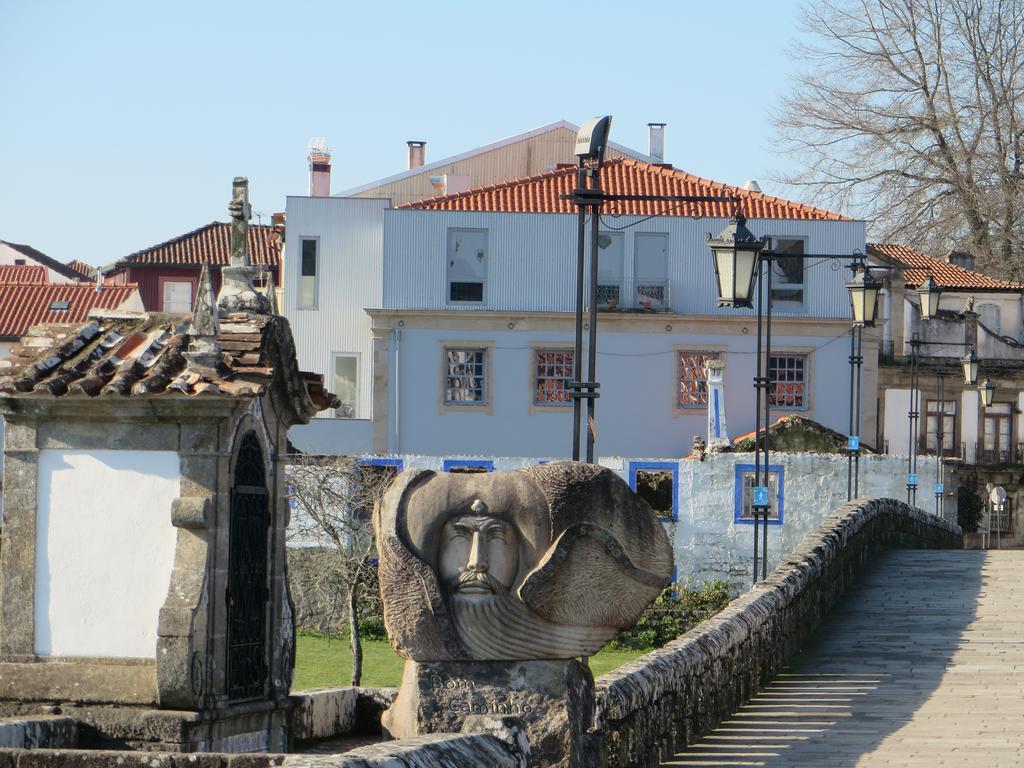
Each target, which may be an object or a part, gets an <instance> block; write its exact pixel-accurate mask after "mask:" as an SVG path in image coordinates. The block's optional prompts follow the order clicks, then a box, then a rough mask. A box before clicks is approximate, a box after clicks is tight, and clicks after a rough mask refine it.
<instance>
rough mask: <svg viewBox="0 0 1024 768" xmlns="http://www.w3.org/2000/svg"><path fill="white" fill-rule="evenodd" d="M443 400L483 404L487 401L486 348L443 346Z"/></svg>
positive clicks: (446, 401)
mask: <svg viewBox="0 0 1024 768" xmlns="http://www.w3.org/2000/svg"><path fill="white" fill-rule="evenodd" d="M444 362H445V374H444V402H445V404H447V405H483V404H485V403H486V402H487V350H486V349H480V348H468V349H467V348H461V347H445V350H444Z"/></svg>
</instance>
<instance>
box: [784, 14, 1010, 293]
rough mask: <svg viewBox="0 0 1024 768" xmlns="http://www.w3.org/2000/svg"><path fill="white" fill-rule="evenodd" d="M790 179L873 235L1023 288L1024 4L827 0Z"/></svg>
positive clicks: (789, 134)
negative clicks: (868, 225)
mask: <svg viewBox="0 0 1024 768" xmlns="http://www.w3.org/2000/svg"><path fill="white" fill-rule="evenodd" d="M803 24H804V26H805V28H806V30H807V32H808V35H809V39H810V40H811V41H812V42H810V43H808V44H807V45H805V46H804V47H803V48H802V50H801V53H802V55H803V58H804V60H805V62H806V63H807V65H808V66H807V70H806V73H805V74H804V75H803V76H801V77H800V78H799V79H798V80H797V82H796V83H795V86H794V89H793V91H792V93H791V94H790V95H789V97H788V98H787V99H786V100H785V101H784V103H783V107H782V110H781V113H780V115H779V116H778V119H777V124H778V127H779V129H780V133H781V136H782V139H783V144H784V146H785V148H786V149H788V150H789V151H792V152H795V153H797V154H798V156H799V157H800V158H801V160H802V166H803V167H802V169H801V170H800V171H799V172H797V173H795V174H792V175H790V176H788V177H785V178H783V179H782V180H783V181H785V182H787V183H789V184H791V185H795V186H797V187H800V188H801V192H802V193H803V196H804V197H807V198H809V199H810V200H812V201H813V202H815V203H818V204H823V205H828V206H832V207H837V208H838V209H839V210H842V211H844V212H847V213H851V214H854V215H858V216H861V217H863V218H866V219H868V220H873V221H874V225H873V226H874V230H873V232H872V236H874V237H878V238H879V239H897V240H899V241H901V242H906V243H908V244H910V245H914V246H917V247H920V248H922V249H925V250H930V251H932V252H940V253H944V252H945V251H946V250H949V249H951V248H961V249H964V250H969V251H971V252H972V253H973V254H974V255H975V256H976V257H977V259H978V265H979V268H981V269H983V270H986V271H989V272H991V273H993V274H996V275H1004V276H1014V277H1020V276H1021V275H1022V274H1024V261H1022V255H1024V251H1022V248H1021V246H1022V240H1024V238H1022V230H1021V215H1022V210H1021V208H1022V193H1024V175H1022V172H1024V169H1022V165H1021V164H1022V160H1024V157H1022V151H1024V148H1022V136H1024V119H1022V115H1021V104H1022V102H1021V99H1020V96H1021V90H1022V87H1024V78H1022V75H1024V48H1022V41H1024V0H984V1H982V0H814V1H813V2H811V3H810V4H809V5H808V6H806V7H805V9H804V18H803Z"/></svg>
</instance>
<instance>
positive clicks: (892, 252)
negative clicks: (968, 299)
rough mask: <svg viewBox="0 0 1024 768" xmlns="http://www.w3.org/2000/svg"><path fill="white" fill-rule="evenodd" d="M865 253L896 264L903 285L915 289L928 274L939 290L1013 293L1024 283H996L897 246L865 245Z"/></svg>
mask: <svg viewBox="0 0 1024 768" xmlns="http://www.w3.org/2000/svg"><path fill="white" fill-rule="evenodd" d="M867 248H868V254H869V255H875V256H879V257H881V258H883V259H888V260H892V261H895V262H897V263H898V264H900V265H902V266H904V267H906V269H905V271H904V273H903V278H904V280H905V281H906V284H907V286H909V287H911V288H916V287H917V286H919V285H920V284H921V283H922V282H923V281H924V279H925V278H926V277H927V276H928V275H931V276H932V279H933V280H934V281H935V282H936V283H938V285H939V287H940V288H949V289H953V290H968V291H969V290H979V291H1014V292H1020V291H1022V290H1024V284H1022V283H1017V282H1013V281H1011V280H996V279H995V278H992V277H988V276H987V275H983V274H981V273H980V272H973V271H971V270H969V269H965V268H964V267H961V266H959V265H958V264H950V263H949V262H948V261H943V260H942V259H938V258H936V257H934V256H929V255H928V254H926V253H922V252H921V251H918V250H916V249H914V248H911V247H910V246H907V245H900V244H899V243H868V245H867Z"/></svg>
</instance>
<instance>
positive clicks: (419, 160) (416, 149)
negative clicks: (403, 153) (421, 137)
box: [405, 141, 427, 171]
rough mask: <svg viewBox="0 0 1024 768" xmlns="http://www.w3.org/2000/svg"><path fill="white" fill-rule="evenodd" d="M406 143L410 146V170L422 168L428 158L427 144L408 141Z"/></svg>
mask: <svg viewBox="0 0 1024 768" xmlns="http://www.w3.org/2000/svg"><path fill="white" fill-rule="evenodd" d="M405 143H406V144H407V145H408V146H409V170H410V171H411V170H412V169H413V168H422V167H423V163H424V162H425V161H426V158H427V142H425V141H407V142H405Z"/></svg>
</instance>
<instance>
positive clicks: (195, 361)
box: [184, 264, 221, 374]
mask: <svg viewBox="0 0 1024 768" xmlns="http://www.w3.org/2000/svg"><path fill="white" fill-rule="evenodd" d="M187 333H188V351H186V352H185V353H184V354H185V359H186V360H188V364H187V368H188V370H189V371H191V372H193V373H204V374H209V373H215V372H216V370H217V364H218V363H219V362H220V359H221V349H220V341H219V340H218V338H217V337H218V336H220V318H219V317H218V314H217V305H216V303H215V302H214V298H213V284H212V282H211V280H210V268H209V267H208V266H207V265H206V264H204V265H203V271H202V272H200V274H199V287H198V288H197V289H196V305H195V307H194V308H193V310H192V320H191V322H190V323H189V324H188V331H187Z"/></svg>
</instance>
